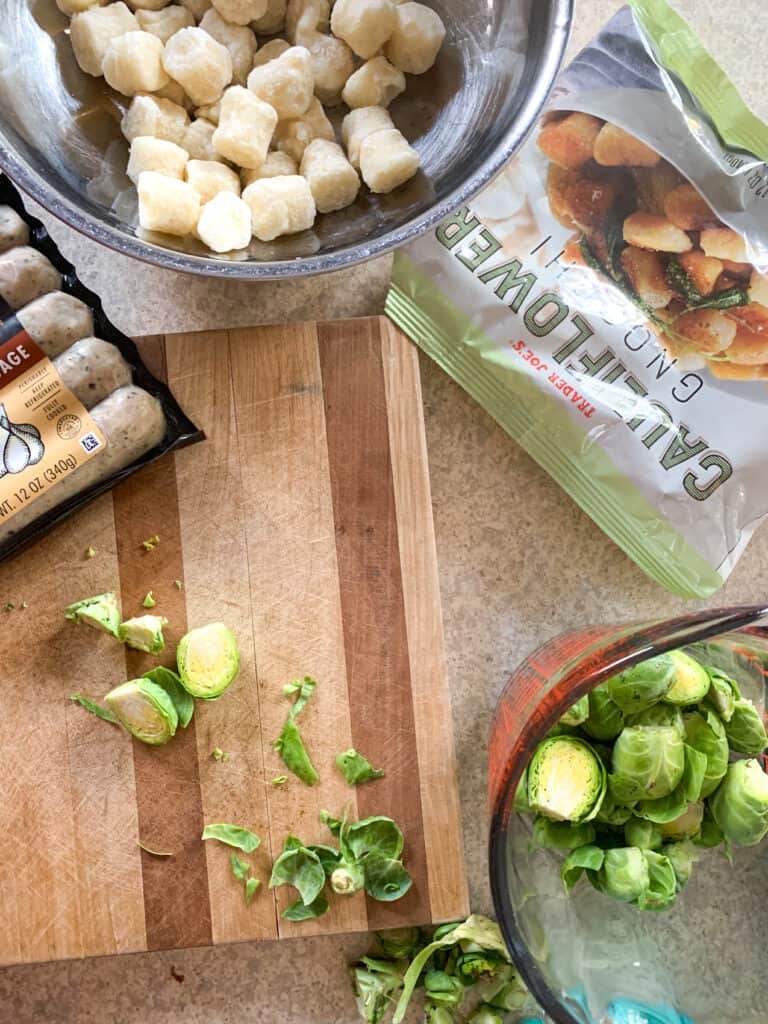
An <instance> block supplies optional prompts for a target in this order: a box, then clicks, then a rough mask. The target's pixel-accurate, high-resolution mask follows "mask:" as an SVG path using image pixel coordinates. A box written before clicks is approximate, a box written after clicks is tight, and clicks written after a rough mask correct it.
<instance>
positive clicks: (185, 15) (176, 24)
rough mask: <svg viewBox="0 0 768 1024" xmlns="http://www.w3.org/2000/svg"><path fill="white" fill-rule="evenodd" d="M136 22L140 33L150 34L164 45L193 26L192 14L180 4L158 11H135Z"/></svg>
mask: <svg viewBox="0 0 768 1024" xmlns="http://www.w3.org/2000/svg"><path fill="white" fill-rule="evenodd" d="M136 20H137V21H138V23H139V28H140V29H141V30H142V32H151V33H152V35H153V36H157V38H158V39H159V40H160V42H161V43H163V44H165V43H167V42H168V40H169V39H170V38H171V36H172V35H175V34H176V33H177V32H180V31H181V29H183V28H191V27H192V26H193V25H194V24H195V19H194V17H193V16H192V12H191V11H188V10H187V8H186V7H182V6H181V5H180V4H173V5H172V6H171V7H164V8H163V9H162V10H160V11H136Z"/></svg>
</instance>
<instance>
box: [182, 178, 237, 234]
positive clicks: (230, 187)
mask: <svg viewBox="0 0 768 1024" xmlns="http://www.w3.org/2000/svg"><path fill="white" fill-rule="evenodd" d="M186 171H187V174H186V177H187V181H188V182H189V184H190V185H191V186H192V188H193V189H194V190H195V192H197V194H198V195H199V196H200V202H201V203H202V204H205V203H209V202H210V201H211V199H213V198H214V196H217V195H218V194H219V192H232V193H233V194H234V195H236V196H239V195H240V178H239V177H238V176H237V174H236V173H235V172H234V171H233V170H232V168H231V167H227V165H226V164H223V163H221V162H220V161H218V160H190V161H189V163H188V164H187V167H186ZM235 248H237V246H235Z"/></svg>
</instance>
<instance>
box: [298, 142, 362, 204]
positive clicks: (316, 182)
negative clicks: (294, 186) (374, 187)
mask: <svg viewBox="0 0 768 1024" xmlns="http://www.w3.org/2000/svg"><path fill="white" fill-rule="evenodd" d="M300 173H301V174H302V176H303V177H304V178H306V180H307V184H308V185H309V190H310V192H311V193H312V198H313V199H314V200H315V207H316V208H317V212H318V213H331V212H332V211H333V210H343V209H344V207H345V206H349V205H350V203H354V201H355V198H356V197H357V193H358V192H359V191H360V179H359V178H358V176H357V171H356V170H355V169H354V167H353V166H352V164H351V163H350V162H349V160H347V158H346V156H345V155H344V150H343V149H342V148H341V146H340V145H339V144H338V143H337V142H329V141H328V139H313V141H312V142H310V144H309V145H308V146H307V148H306V149H305V150H304V155H303V156H302V158H301V168H300Z"/></svg>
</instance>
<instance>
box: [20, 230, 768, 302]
mask: <svg viewBox="0 0 768 1024" xmlns="http://www.w3.org/2000/svg"><path fill="white" fill-rule="evenodd" d="M0 237H2V232H0ZM749 298H750V301H751V302H759V303H760V304H761V305H763V306H768V277H766V275H765V274H761V273H760V272H759V271H758V270H753V271H752V276H751V277H750V279H749Z"/></svg>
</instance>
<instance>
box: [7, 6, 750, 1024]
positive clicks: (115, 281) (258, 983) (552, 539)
mask: <svg viewBox="0 0 768 1024" xmlns="http://www.w3.org/2000/svg"><path fill="white" fill-rule="evenodd" d="M534 2H536V0H534ZM676 5H677V7H678V8H679V9H680V11H681V12H682V13H683V14H684V15H685V16H686V17H688V18H689V19H690V20H691V21H692V23H693V24H694V25H695V26H696V28H697V29H698V31H699V32H700V33H701V35H702V36H703V38H704V41H705V42H706V44H707V45H708V46H709V47H710V48H711V49H712V50H713V51H714V53H715V55H716V56H717V57H718V58H719V59H720V61H721V62H722V63H724V64H725V66H726V67H727V69H728V70H729V72H730V73H731V74H732V76H733V77H734V79H735V80H736V83H737V85H738V86H739V87H740V88H741V89H742V90H743V91H744V94H745V95H746V96H747V97H748V99H750V100H751V101H752V102H753V103H754V105H755V108H756V110H757V112H758V113H761V114H762V115H763V116H766V115H768V100H767V99H766V98H765V97H766V95H768V93H766V90H765V86H766V84H767V79H766V72H765V70H764V61H763V59H762V58H763V54H762V36H761V34H760V33H757V32H752V31H750V26H751V25H754V24H759V23H760V21H761V18H760V16H761V15H762V14H763V13H764V0H741V2H740V3H739V4H738V5H737V6H736V7H735V8H734V7H733V6H732V5H723V4H721V3H719V2H717V0H676ZM619 6H620V3H619V2H618V0H577V3H576V22H575V27H574V31H573V37H572V40H571V46H570V52H571V53H573V52H575V51H576V50H577V49H578V48H579V47H580V46H581V45H582V44H583V43H585V42H586V41H587V40H588V39H589V37H590V36H592V35H593V34H594V33H595V32H596V30H597V29H598V28H599V27H600V25H601V24H602V23H603V22H604V21H605V20H606V19H607V18H608V16H609V15H610V14H612V13H613V12H614V11H615V10H616V9H617V8H618V7H619ZM761 90H762V95H761ZM761 104H762V109H761ZM46 219H47V220H48V223H50V220H49V219H48V218H46ZM50 226H51V233H52V234H53V236H54V237H55V238H56V240H57V241H58V242H59V243H60V245H61V247H62V249H63V250H64V251H65V253H66V255H67V256H68V257H69V258H70V259H71V260H72V261H73V262H74V263H75V264H76V265H77V267H78V270H79V272H80V274H81V276H82V278H83V280H84V281H85V282H86V283H87V284H88V285H89V286H90V287H92V288H94V289H95V290H96V291H97V292H99V293H100V294H101V295H102V297H103V299H104V304H105V307H106V310H107V312H108V314H109V315H110V316H111V317H112V319H113V320H114V321H115V322H116V323H117V324H118V325H119V326H120V327H121V328H122V329H123V330H125V331H126V332H127V333H134V334H138V333H145V332H146V333H154V332H160V331H172V330H185V329H197V330H199V329H203V328H206V327H228V326H236V325H245V324H252V323H260V322H273V321H283V320H300V319H305V318H306V319H308V318H314V319H323V318H328V317H343V316H356V315H364V314H369V313H377V312H380V311H381V309H382V307H383V301H384V297H385V294H386V288H387V282H388V278H389V267H390V261H389V259H387V258H384V259H381V260H378V261H376V262H373V263H369V264H367V265H365V266H363V267H360V268H358V269H356V270H353V271H346V272H344V273H343V274H336V275H329V276H325V277H322V278H314V279H305V280H299V281H292V282H280V283H264V284H249V283H246V282H232V283H226V282H222V281H213V280H205V279H202V278H194V277H189V276H184V275H179V274H174V273H170V272H166V271H161V270H158V269H156V268H153V267H149V266H145V265H142V264H140V263H137V262H134V261H132V260H130V259H128V258H126V257H123V256H118V255H115V254H112V253H110V252H108V251H107V250H105V249H102V248H99V247H98V246H97V245H95V244H94V243H92V242H89V241H87V240H85V239H82V238H80V237H78V236H77V235H75V234H74V233H73V232H71V231H69V230H68V229H67V228H64V227H63V226H62V225H61V224H59V223H57V222H53V223H50ZM422 375H423V389H424V404H425V409H426V424H427V437H428V444H429V457H430V465H431V474H432V492H433V501H434V511H435V521H436V528H437V544H438V555H439V560H440V583H441V589H442V597H443V607H444V614H445V631H446V643H447V654H448V666H449V673H450V680H451V687H452V695H453V714H454V722H455V732H456V744H457V749H458V759H459V771H460V785H461V798H462V805H463V808H464V819H465V842H466V854H467V864H468V869H469V879H470V887H471V894H472V905H473V908H474V909H476V910H478V911H482V910H486V911H487V910H490V896H489V890H488V885H487V878H486V862H485V842H486V816H485V813H484V808H485V770H486V754H485V749H486V737H487V734H488V728H489V722H490V718H491V714H492V710H493V707H494V704H495V702H496V698H497V696H498V694H499V692H500V690H501V689H502V687H503V685H504V683H505V680H506V678H507V677H508V675H509V673H510V672H511V670H512V669H513V668H514V667H515V665H516V664H517V663H518V662H519V661H520V660H521V659H522V657H523V656H524V655H525V654H526V653H527V652H528V651H530V650H531V649H532V648H533V647H535V646H536V645H538V644H539V643H541V642H542V641H543V640H545V639H547V638H548V637H550V636H553V635H554V634H556V633H558V632H560V631H562V630H564V629H567V628H569V627H574V626H578V625H581V624H585V623H590V622H595V621H605V620H606V619H610V620H614V621H619V620H624V619H626V620H633V619H643V618H647V617H652V616H664V615H669V614H675V613H679V612H680V611H681V610H682V609H683V608H684V607H686V606H685V605H684V603H683V602H681V601H680V600H679V599H677V598H674V597H672V596H670V595H668V594H666V593H665V592H664V591H662V590H661V589H660V588H659V587H658V586H657V585H655V584H654V583H652V582H651V581H650V580H648V579H647V578H646V577H645V576H644V575H643V573H642V572H641V571H640V570H639V569H638V568H637V567H636V566H635V565H634V564H633V563H632V562H630V561H629V559H628V558H626V557H625V556H624V555H623V554H622V553H621V551H619V549H618V548H616V547H615V546H614V545H613V544H612V543H611V541H609V540H608V539H607V538H606V537H605V536H604V535H603V534H602V533H601V532H600V531H599V530H598V529H597V527H595V526H594V524H593V523H592V522H591V520H589V519H588V518H587V516H585V515H584V514H583V513H582V512H581V511H580V510H579V509H578V508H577V507H576V505H574V504H573V503H572V502H571V501H570V500H569V499H568V498H567V497H566V496H565V495H564V494H563V492H562V491H561V490H560V489H559V488H558V486H557V485H556V484H554V483H553V482H552V481H551V480H550V479H549V478H548V477H547V476H546V475H545V474H544V473H543V472H542V470H540V469H539V468H538V467H537V466H536V465H535V464H534V463H533V462H532V461H531V460H530V459H529V458H528V456H527V455H525V453H524V452H523V451H522V450H521V449H520V448H518V447H517V446H516V445H515V444H514V443H513V442H512V441H510V440H509V438H508V437H507V436H506V435H505V434H504V433H503V432H502V431H501V429H500V428H499V427H498V426H497V425H496V424H495V423H494V422H493V421H492V420H491V419H490V417H488V416H487V415H485V414H484V413H483V412H482V411H481V409H480V408H479V407H478V406H477V405H475V404H474V402H473V401H472V400H471V399H469V398H468V397H467V396H466V395H465V394H464V393H463V392H462V391H461V390H460V389H459V388H458V387H457V386H456V385H455V384H454V383H453V382H452V381H450V380H449V379H448V377H446V376H445V374H443V373H442V372H441V371H440V370H439V369H437V367H435V366H434V365H432V364H431V363H429V362H428V361H427V360H426V359H423V360H422ZM766 579H768V529H764V530H762V531H761V532H760V533H758V536H757V537H756V539H755V540H753V542H752V544H751V545H750V547H749V549H748V550H747V552H746V554H745V555H744V557H743V558H742V560H741V562H740V564H739V566H738V567H737V569H736V571H735V572H734V573H733V575H732V577H731V579H730V581H729V582H728V584H727V586H726V587H725V588H724V589H723V590H722V591H721V592H720V594H719V595H718V596H717V600H716V601H712V602H711V604H713V605H714V604H739V603H748V602H752V601H758V600H763V601H764V600H765V597H766V584H765V581H766ZM687 607H690V605H689V606H687ZM365 945H366V940H365V939H361V938H359V937H358V938H349V939H346V940H340V939H332V940H331V939H328V940H323V939H314V940H312V939H306V940H295V941H292V942H290V943H283V944H280V945H278V944H260V945H257V944H253V943H246V944H242V945H238V946H227V947H220V948H217V949H201V950H185V951H183V952H179V953H150V954H141V955H134V956H122V957H110V958H103V959H100V960H89V961H73V962H66V963H58V964H42V965H35V966H29V967H14V968H7V969H5V970H0V1024H11V1022H13V1024H150V1022H151V1024H277V1022H279V1024H353V1021H354V1020H355V1019H356V1014H355V1010H354V1006H353V1003H352V999H351V995H350V991H349V985H348V980H347V976H346V971H345V965H346V961H347V960H348V959H349V958H350V957H351V956H353V955H355V954H356V953H358V952H359V951H360V950H361V949H362V948H364V947H365ZM171 967H173V968H174V969H175V972H176V975H177V977H178V976H181V975H183V978H184V980H183V981H179V980H174V977H172V975H171Z"/></svg>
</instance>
